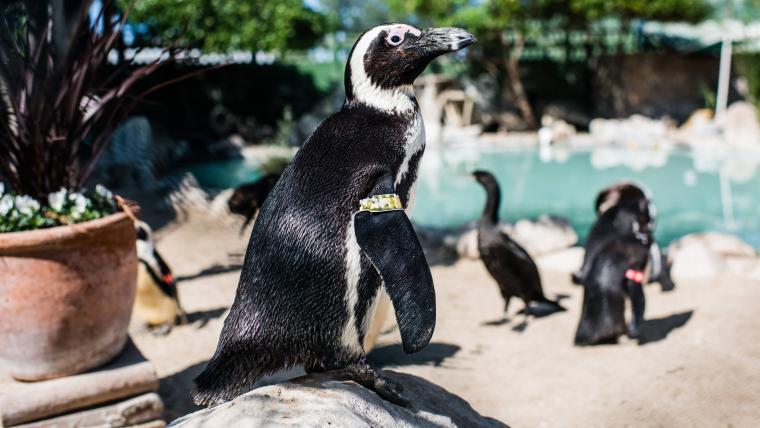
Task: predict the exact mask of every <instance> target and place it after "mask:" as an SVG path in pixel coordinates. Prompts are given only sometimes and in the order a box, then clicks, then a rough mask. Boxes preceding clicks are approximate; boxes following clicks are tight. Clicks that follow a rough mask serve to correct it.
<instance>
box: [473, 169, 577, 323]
mask: <svg viewBox="0 0 760 428" xmlns="http://www.w3.org/2000/svg"><path fill="white" fill-rule="evenodd" d="M472 175H473V176H474V177H475V179H476V180H477V181H478V182H479V183H480V184H481V185H482V186H483V187H484V188H485V189H486V193H487V199H486V205H485V208H484V209H483V215H482V216H481V217H480V223H479V225H478V250H479V251H480V259H481V260H482V261H483V264H484V265H485V266H486V269H488V273H490V274H491V276H492V277H493V279H495V280H496V282H497V283H498V284H499V290H500V291H501V296H502V297H503V298H504V319H506V318H507V309H509V302H510V300H511V299H512V297H517V298H519V299H522V301H523V302H525V314H526V315H528V314H529V313H531V308H530V304H531V303H539V304H546V305H547V306H548V307H549V310H550V311H551V312H556V311H564V310H565V308H563V307H562V306H560V305H559V303H557V302H554V301H552V300H549V299H547V298H546V296H544V291H543V288H542V287H541V276H540V275H539V274H538V268H537V267H536V263H535V262H534V261H533V259H532V258H531V257H530V255H529V254H528V252H527V251H525V249H524V248H523V247H521V246H520V245H519V244H518V243H517V242H515V241H513V240H512V239H511V238H510V237H509V236H507V234H505V233H504V232H503V231H502V230H501V229H500V228H499V213H498V211H499V203H500V202H501V191H500V190H499V183H498V182H497V181H496V177H494V176H493V174H491V173H490V172H486V171H475V172H473V173H472Z"/></svg>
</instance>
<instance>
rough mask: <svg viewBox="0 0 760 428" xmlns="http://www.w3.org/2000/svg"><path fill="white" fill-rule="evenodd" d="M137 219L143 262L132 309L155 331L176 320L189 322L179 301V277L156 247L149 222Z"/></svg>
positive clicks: (139, 253)
mask: <svg viewBox="0 0 760 428" xmlns="http://www.w3.org/2000/svg"><path fill="white" fill-rule="evenodd" d="M134 221H135V232H136V234H137V258H138V260H139V261H140V266H139V269H138V273H137V295H136V297H135V306H134V310H133V313H134V315H135V317H137V318H138V319H141V320H143V321H144V322H145V323H146V324H147V325H148V327H149V328H152V329H154V331H156V332H168V331H169V330H171V327H172V326H174V325H175V324H176V323H177V321H179V322H180V323H187V315H186V314H185V311H184V310H183V309H182V306H181V305H180V303H179V297H178V294H177V281H176V280H175V279H174V275H173V274H172V271H171V269H170V268H169V266H168V265H167V264H166V262H165V261H164V259H163V258H162V257H161V255H160V254H159V253H158V251H157V250H156V246H155V243H154V241H153V232H152V230H151V228H150V226H148V224H147V223H145V222H143V221H140V220H137V219H134Z"/></svg>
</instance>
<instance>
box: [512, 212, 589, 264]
mask: <svg viewBox="0 0 760 428" xmlns="http://www.w3.org/2000/svg"><path fill="white" fill-rule="evenodd" d="M511 236H512V239H514V240H515V241H517V242H518V243H519V244H520V245H522V246H523V247H525V249H526V250H528V252H529V253H530V254H531V255H533V256H538V255H542V254H548V253H551V252H554V251H558V250H563V249H565V248H570V247H572V246H573V245H575V244H576V243H577V242H578V234H577V233H575V230H573V227H572V226H571V225H570V222H569V221H567V220H565V219H563V218H560V217H554V216H548V215H542V216H540V217H539V218H538V219H536V220H520V221H518V222H517V223H515V226H514V228H513V230H512V234H511Z"/></svg>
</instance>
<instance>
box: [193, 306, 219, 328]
mask: <svg viewBox="0 0 760 428" xmlns="http://www.w3.org/2000/svg"><path fill="white" fill-rule="evenodd" d="M225 312H227V308H216V309H209V310H206V311H196V312H190V313H189V314H187V321H188V323H189V324H195V323H196V322H197V323H198V325H197V327H198V328H200V327H203V326H205V325H206V324H208V322H209V321H211V320H213V319H216V318H219V317H220V316H222V315H224V313H225Z"/></svg>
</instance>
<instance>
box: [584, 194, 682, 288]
mask: <svg viewBox="0 0 760 428" xmlns="http://www.w3.org/2000/svg"><path fill="white" fill-rule="evenodd" d="M651 199H652V198H651V196H650V194H649V192H648V191H646V190H645V189H644V187H643V186H641V185H637V184H634V183H631V182H626V181H622V182H618V183H614V184H612V185H610V186H608V187H606V188H604V189H602V190H601V191H600V192H599V194H598V195H597V197H596V200H595V201H594V207H595V210H596V215H597V221H596V222H595V223H594V225H593V227H592V228H591V230H590V231H589V234H588V237H587V238H586V245H585V250H586V251H585V253H584V256H583V264H582V266H581V268H580V269H579V270H578V271H577V272H574V273H573V274H572V281H573V283H575V284H577V285H582V284H583V283H584V281H585V276H586V275H587V274H588V271H589V270H590V269H591V264H592V262H593V259H594V257H596V256H597V255H598V254H599V253H600V251H602V249H603V248H604V244H606V242H607V241H608V240H609V239H611V238H612V237H613V236H615V235H616V234H626V233H628V232H629V231H630V230H631V229H632V228H633V227H635V226H636V224H635V222H636V215H635V210H630V209H629V210H628V211H626V210H622V211H615V212H616V213H617V212H619V214H618V215H617V216H615V217H609V216H607V218H608V221H605V220H604V219H603V218H604V213H605V212H607V211H609V210H610V209H612V208H614V207H616V206H618V205H626V206H629V207H631V206H635V205H628V204H627V203H628V202H636V201H643V203H645V204H646V205H647V210H648V212H649V216H650V217H649V218H650V224H648V225H646V226H647V228H649V229H652V230H653V229H654V224H655V219H656V209H655V206H654V203H653V202H652V200H651ZM648 258H649V261H648V263H647V264H646V267H645V268H644V270H643V271H644V272H645V273H646V274H645V278H644V283H645V284H646V283H652V282H659V283H660V287H661V289H662V291H671V290H673V289H674V288H675V284H674V283H673V279H672V278H671V277H670V267H671V262H670V260H669V259H668V257H667V255H666V254H664V253H663V252H662V251H661V250H660V246H659V245H658V244H657V242H656V241H654V240H652V242H651V245H650V246H649V257H648Z"/></svg>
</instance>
